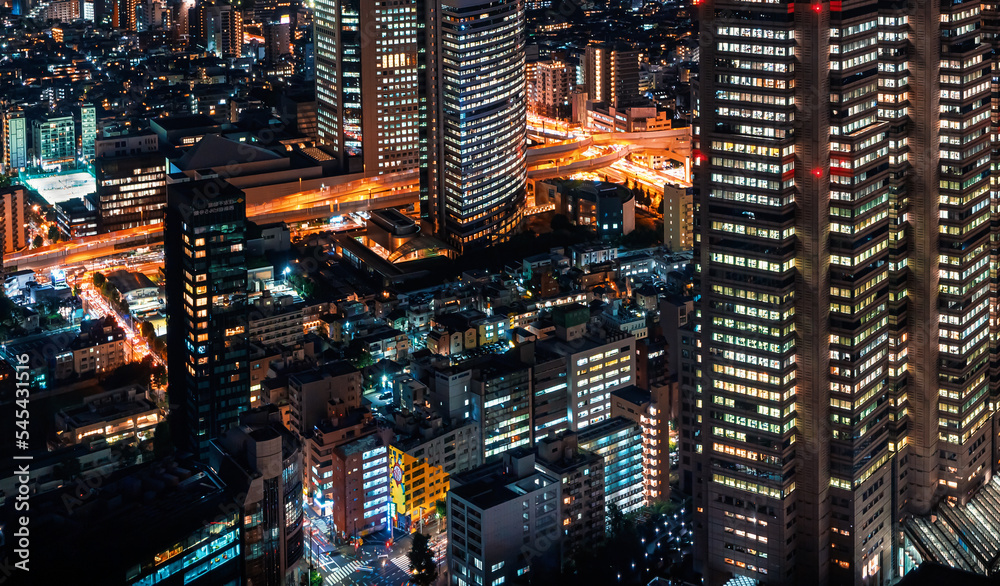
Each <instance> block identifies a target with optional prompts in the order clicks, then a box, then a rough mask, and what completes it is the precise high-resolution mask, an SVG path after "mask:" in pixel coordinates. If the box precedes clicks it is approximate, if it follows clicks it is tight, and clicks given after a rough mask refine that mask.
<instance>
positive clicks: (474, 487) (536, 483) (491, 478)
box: [449, 448, 558, 510]
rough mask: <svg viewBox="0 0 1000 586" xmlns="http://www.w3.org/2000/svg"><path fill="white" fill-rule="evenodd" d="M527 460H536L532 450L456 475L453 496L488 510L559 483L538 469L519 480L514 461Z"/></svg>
mask: <svg viewBox="0 0 1000 586" xmlns="http://www.w3.org/2000/svg"><path fill="white" fill-rule="evenodd" d="M526 457H531V458H532V460H533V459H534V456H533V454H532V452H531V451H530V450H527V449H524V448H515V449H513V450H510V451H509V452H507V453H506V454H504V458H502V459H500V460H498V461H496V462H493V463H490V464H484V465H483V466H480V467H478V468H475V469H473V470H469V471H467V472H463V473H462V474H457V475H454V476H452V477H451V489H450V492H449V494H451V495H454V496H455V497H456V498H459V499H461V500H463V501H465V502H467V503H469V504H471V505H472V506H474V507H476V508H478V509H480V510H486V509H490V508H493V507H495V506H497V505H501V504H503V503H506V502H508V501H511V500H513V499H517V498H521V497H522V496H524V495H526V494H528V493H530V492H534V491H536V490H540V489H542V488H545V487H547V486H550V485H552V484H555V483H557V482H558V480H556V479H555V478H553V477H552V476H549V475H548V474H546V473H544V472H542V471H539V470H537V469H535V468H532V469H531V471H530V473H528V474H525V475H523V477H521V478H518V477H517V475H516V474H515V473H513V470H514V468H513V467H512V466H511V464H510V461H511V459H512V458H513V459H519V458H526Z"/></svg>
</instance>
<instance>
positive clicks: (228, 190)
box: [164, 179, 250, 460]
mask: <svg viewBox="0 0 1000 586" xmlns="http://www.w3.org/2000/svg"><path fill="white" fill-rule="evenodd" d="M167 202H168V204H167V219H166V227H165V229H164V239H165V242H164V245H165V246H164V248H165V263H166V276H167V308H168V310H169V312H170V321H169V323H168V324H167V339H168V342H169V344H170V346H169V347H170V354H169V361H170V364H169V377H170V380H169V384H170V393H171V395H170V398H171V402H172V403H175V404H176V405H177V407H176V408H172V409H171V415H172V416H174V417H175V419H174V420H173V423H172V434H173V436H174V438H175V439H176V441H177V442H178V443H179V444H180V445H181V446H182V447H183V448H186V449H188V450H190V451H192V452H193V453H194V454H195V455H196V456H197V457H200V458H202V459H203V460H205V459H207V457H208V452H209V442H210V441H211V440H212V439H215V438H217V437H219V436H220V435H221V434H222V433H224V432H225V431H226V430H228V429H230V428H232V427H234V426H236V425H237V424H238V422H239V414H240V413H241V412H242V411H245V410H247V409H248V408H249V407H250V355H249V343H248V332H247V270H246V251H245V249H244V246H245V240H246V235H245V228H246V200H245V198H244V197H243V192H242V191H240V190H239V189H237V188H235V187H232V186H230V185H229V184H228V183H225V182H221V181H216V180H211V179H209V180H205V181H192V182H187V183H177V184H174V185H171V186H170V187H169V189H168V192H167Z"/></svg>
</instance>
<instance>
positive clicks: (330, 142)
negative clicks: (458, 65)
mask: <svg viewBox="0 0 1000 586" xmlns="http://www.w3.org/2000/svg"><path fill="white" fill-rule="evenodd" d="M422 4H423V3H422V2H418V1H417V0H402V1H394V2H381V1H378V0H319V1H318V2H316V8H315V10H316V14H315V36H314V39H315V42H316V106H317V115H318V121H319V140H320V143H321V144H324V145H327V146H329V147H331V148H332V149H333V150H334V151H335V152H336V153H337V156H338V158H339V160H340V164H341V166H342V167H343V168H344V169H345V170H349V171H352V172H361V171H364V173H365V174H366V175H371V176H374V175H381V174H383V173H390V172H396V171H407V170H411V169H416V168H417V167H418V166H419V164H420V140H419V130H420V120H421V116H420V114H421V103H420V98H421V95H420V92H419V88H420V86H421V82H420V80H419V79H418V76H419V75H421V73H422V72H423V71H424V68H423V67H422V66H421V62H422V61H423V60H424V59H425V58H426V55H425V54H424V53H423V51H422V49H423V48H424V47H423V45H422V44H421V42H420V41H421V37H422V35H423V28H424V22H425V21H424V18H425V15H424V13H423V10H422ZM426 50H428V51H429V50H430V49H426Z"/></svg>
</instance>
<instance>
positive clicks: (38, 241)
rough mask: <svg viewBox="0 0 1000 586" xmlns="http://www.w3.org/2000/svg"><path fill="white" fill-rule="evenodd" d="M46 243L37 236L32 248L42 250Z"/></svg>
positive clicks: (32, 242)
mask: <svg viewBox="0 0 1000 586" xmlns="http://www.w3.org/2000/svg"><path fill="white" fill-rule="evenodd" d="M44 243H45V240H43V239H42V237H41V236H35V238H34V239H33V240H32V241H31V247H32V248H41V246H42V244H44Z"/></svg>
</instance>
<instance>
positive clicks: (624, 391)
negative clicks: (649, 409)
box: [611, 385, 653, 405]
mask: <svg viewBox="0 0 1000 586" xmlns="http://www.w3.org/2000/svg"><path fill="white" fill-rule="evenodd" d="M611 395H612V396H614V397H618V398H620V399H623V400H625V401H628V402H629V403H632V404H633V405H646V404H649V403H650V402H652V400H653V399H652V396H651V395H650V394H649V391H644V390H642V389H640V388H638V387H636V386H635V385H628V386H627V387H622V388H620V389H618V390H616V391H614V392H613V393H611Z"/></svg>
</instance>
